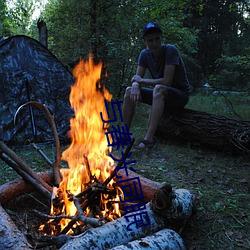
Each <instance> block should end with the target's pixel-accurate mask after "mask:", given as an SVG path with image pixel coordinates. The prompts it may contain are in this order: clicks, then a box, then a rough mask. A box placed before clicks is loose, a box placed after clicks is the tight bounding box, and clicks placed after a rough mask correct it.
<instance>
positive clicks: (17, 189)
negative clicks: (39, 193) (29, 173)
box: [0, 172, 53, 204]
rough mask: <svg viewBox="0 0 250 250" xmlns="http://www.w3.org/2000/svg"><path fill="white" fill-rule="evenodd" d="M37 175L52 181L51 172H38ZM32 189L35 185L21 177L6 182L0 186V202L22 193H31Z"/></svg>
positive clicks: (48, 181)
mask: <svg viewBox="0 0 250 250" xmlns="http://www.w3.org/2000/svg"><path fill="white" fill-rule="evenodd" d="M37 175H38V176H39V177H40V178H41V179H42V180H43V181H45V182H47V183H51V182H53V174H52V172H44V173H38V174H37ZM33 191H35V187H34V186H32V185H31V184H29V183H27V182H26V181H24V180H23V179H16V180H13V181H10V182H7V183H5V184H3V185H1V186H0V204H6V203H8V202H9V201H11V200H12V199H14V198H16V197H18V196H21V195H23V194H24V193H31V192H33Z"/></svg>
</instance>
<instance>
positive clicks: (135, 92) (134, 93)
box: [130, 82, 141, 102]
mask: <svg viewBox="0 0 250 250" xmlns="http://www.w3.org/2000/svg"><path fill="white" fill-rule="evenodd" d="M140 98H141V90H140V85H139V83H138V82H133V84H132V87H131V92H130V99H131V100H132V101H134V102H138V101H139V100H140Z"/></svg>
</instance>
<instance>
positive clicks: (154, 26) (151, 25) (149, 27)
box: [142, 22, 162, 38]
mask: <svg viewBox="0 0 250 250" xmlns="http://www.w3.org/2000/svg"><path fill="white" fill-rule="evenodd" d="M153 29H154V30H158V31H160V32H161V33H162V30H161V27H160V26H159V25H158V24H157V23H155V22H149V23H147V24H146V25H145V26H144V27H143V29H142V37H143V38H144V36H145V35H146V33H147V32H148V31H149V30H153Z"/></svg>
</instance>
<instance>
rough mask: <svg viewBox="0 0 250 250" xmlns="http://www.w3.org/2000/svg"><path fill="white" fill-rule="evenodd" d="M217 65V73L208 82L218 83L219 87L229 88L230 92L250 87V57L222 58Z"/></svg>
mask: <svg viewBox="0 0 250 250" xmlns="http://www.w3.org/2000/svg"><path fill="white" fill-rule="evenodd" d="M216 63H217V67H216V71H215V73H214V74H211V75H210V76H209V78H208V81H210V82H213V83H216V84H217V87H223V86H227V88H228V89H230V90H237V89H243V88H247V87H248V86H250V55H237V56H232V57H228V56H222V57H221V58H219V59H218V60H217V61H216Z"/></svg>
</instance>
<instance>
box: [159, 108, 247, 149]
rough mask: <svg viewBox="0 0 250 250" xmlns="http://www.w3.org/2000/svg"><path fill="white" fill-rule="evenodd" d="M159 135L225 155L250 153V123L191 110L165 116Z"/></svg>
mask: <svg viewBox="0 0 250 250" xmlns="http://www.w3.org/2000/svg"><path fill="white" fill-rule="evenodd" d="M155 135H156V137H159V138H163V139H166V140H175V141H179V142H184V143H190V144H191V145H197V144H200V145H202V146H205V147H207V148H210V149H216V150H219V151H223V152H235V153H249V152H250V121H243V120H238V119H231V118H227V117H223V116H217V115H212V114H208V113H205V112H200V111H194V110H190V109H182V110H180V111H178V112H176V113H173V114H171V115H166V116H164V117H163V118H162V120H161V122H160V124H159V126H158V128H157V131H156V134H155Z"/></svg>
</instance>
